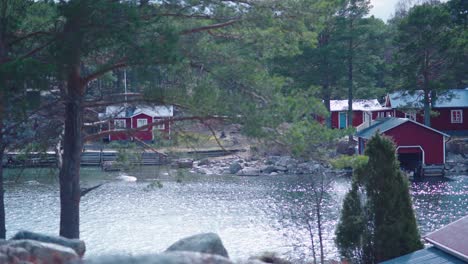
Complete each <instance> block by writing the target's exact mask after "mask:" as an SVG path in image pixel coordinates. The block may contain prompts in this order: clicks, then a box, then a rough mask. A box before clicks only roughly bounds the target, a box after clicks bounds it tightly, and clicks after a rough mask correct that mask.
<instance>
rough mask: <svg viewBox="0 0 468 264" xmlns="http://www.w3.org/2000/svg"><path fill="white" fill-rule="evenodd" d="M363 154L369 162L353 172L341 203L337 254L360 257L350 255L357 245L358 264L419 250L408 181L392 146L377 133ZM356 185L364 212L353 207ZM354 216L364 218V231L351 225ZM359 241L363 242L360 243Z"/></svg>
mask: <svg viewBox="0 0 468 264" xmlns="http://www.w3.org/2000/svg"><path fill="white" fill-rule="evenodd" d="M365 155H366V156H368V157H369V162H368V163H367V164H366V165H364V166H363V167H362V168H360V169H358V170H356V171H355V178H354V180H353V189H352V190H351V191H350V193H349V194H348V195H347V197H346V199H345V202H344V204H343V211H342V215H341V220H340V225H339V226H338V229H337V239H336V241H337V245H338V248H339V249H340V252H342V254H343V256H344V257H348V258H349V257H359V256H356V255H352V254H351V255H350V254H349V252H350V249H354V250H357V249H355V248H353V247H356V246H360V247H361V251H362V253H363V254H362V255H361V256H360V257H359V258H360V261H364V262H366V263H369V262H370V263H378V262H381V261H384V260H387V259H391V258H394V257H398V256H401V255H404V254H408V253H410V252H413V251H415V250H418V249H421V248H422V247H423V245H422V243H421V239H420V235H419V232H418V228H417V224H416V218H415V216H414V211H413V208H412V206H411V197H410V195H409V190H408V182H407V180H406V179H405V178H404V177H403V173H402V172H401V170H400V168H399V162H398V159H397V157H396V151H395V145H394V144H393V142H392V141H391V139H389V138H386V137H384V136H380V135H378V134H376V135H375V136H373V137H372V138H371V139H370V140H369V142H368V143H367V146H366V151H365ZM355 185H359V186H361V187H362V191H363V192H364V195H363V197H365V205H364V206H363V208H364V209H363V210H358V208H360V207H357V205H356V203H357V199H358V198H356V194H353V192H355V193H357V188H356V187H355ZM361 206H362V205H361ZM356 217H362V218H363V221H364V222H363V225H364V226H366V228H362V226H363V225H356V223H350V221H352V220H353V219H356ZM358 239H362V242H361V243H360V244H357V242H359V240H358Z"/></svg>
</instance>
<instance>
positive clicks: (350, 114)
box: [348, 20, 354, 142]
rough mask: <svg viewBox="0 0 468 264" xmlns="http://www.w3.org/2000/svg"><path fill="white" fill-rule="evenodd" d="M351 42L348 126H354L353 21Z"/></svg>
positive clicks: (349, 50) (349, 52)
mask: <svg viewBox="0 0 468 264" xmlns="http://www.w3.org/2000/svg"><path fill="white" fill-rule="evenodd" d="M349 27H350V28H349V34H350V38H349V42H348V126H353V66H354V65H353V55H354V54H353V30H354V26H353V20H351V21H350V25H349ZM348 137H349V142H351V141H353V135H352V134H349V136H348Z"/></svg>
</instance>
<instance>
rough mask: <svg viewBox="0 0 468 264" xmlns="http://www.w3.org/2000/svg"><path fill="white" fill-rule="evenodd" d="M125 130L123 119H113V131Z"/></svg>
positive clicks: (125, 124)
mask: <svg viewBox="0 0 468 264" xmlns="http://www.w3.org/2000/svg"><path fill="white" fill-rule="evenodd" d="M122 124H123V125H122ZM126 128H127V120H125V119H114V129H115V130H124V129H126Z"/></svg>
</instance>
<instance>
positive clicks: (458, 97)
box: [385, 88, 468, 135]
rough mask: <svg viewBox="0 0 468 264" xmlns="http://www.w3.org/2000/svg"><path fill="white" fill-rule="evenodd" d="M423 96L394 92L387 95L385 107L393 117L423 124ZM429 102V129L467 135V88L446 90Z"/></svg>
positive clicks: (415, 93) (421, 94)
mask: <svg viewBox="0 0 468 264" xmlns="http://www.w3.org/2000/svg"><path fill="white" fill-rule="evenodd" d="M423 99H424V94H423V92H422V91H421V90H418V91H414V92H412V93H410V92H407V91H404V92H401V91H400V92H394V93H392V94H389V95H387V97H386V100H385V106H386V107H389V108H392V109H393V110H394V113H395V114H394V116H395V117H404V118H409V119H411V120H414V121H417V122H419V123H424V111H423V109H424V105H423V103H422V102H423ZM432 101H434V102H431V109H432V111H433V112H434V113H435V114H434V115H431V127H433V128H435V129H437V130H440V131H443V132H445V133H447V134H450V135H468V88H465V89H452V90H447V91H445V92H443V93H441V94H439V95H438V96H437V98H436V99H435V100H432Z"/></svg>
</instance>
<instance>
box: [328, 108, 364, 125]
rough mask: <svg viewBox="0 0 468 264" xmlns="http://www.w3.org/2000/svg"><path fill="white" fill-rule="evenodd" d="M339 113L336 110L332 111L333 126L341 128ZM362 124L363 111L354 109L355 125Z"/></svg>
mask: <svg viewBox="0 0 468 264" xmlns="http://www.w3.org/2000/svg"><path fill="white" fill-rule="evenodd" d="M341 112H345V111H341ZM339 113H340V112H335V111H334V112H332V113H331V121H332V122H331V123H332V128H339V121H338V119H339V115H340V114H339ZM360 124H362V111H353V127H357V126H359V125H360Z"/></svg>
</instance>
